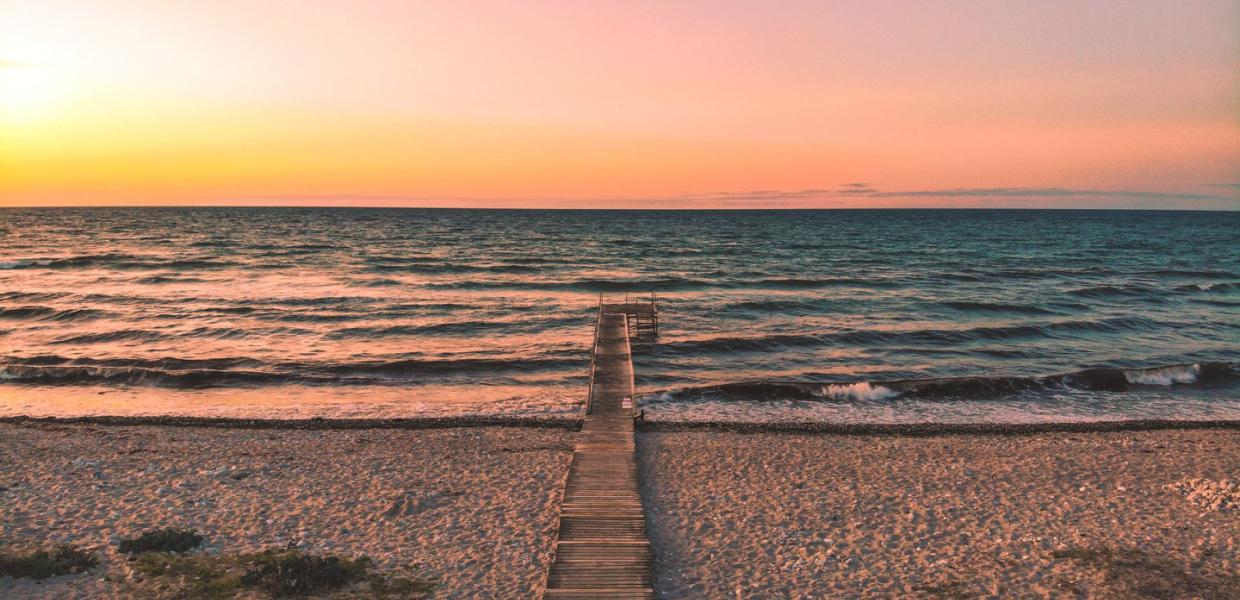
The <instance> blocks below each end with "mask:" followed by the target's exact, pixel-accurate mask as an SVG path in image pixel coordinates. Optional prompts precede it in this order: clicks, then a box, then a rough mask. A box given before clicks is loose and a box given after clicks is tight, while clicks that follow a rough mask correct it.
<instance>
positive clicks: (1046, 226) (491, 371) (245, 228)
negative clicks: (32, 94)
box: [0, 209, 1240, 419]
mask: <svg viewBox="0 0 1240 600" xmlns="http://www.w3.org/2000/svg"><path fill="white" fill-rule="evenodd" d="M1237 231H1240V214H1237V213H1188V212H1184V213H1180V212H1148V213H1146V212H1094V211H1079V212H1078V211H990V212H987V211H823V212H744V213H725V212H610V211H574V212H548V211H454V210H378V209H376V210H364V209H81V210H76V209H75V210H66V209H58V210H4V211H0V326H3V329H0V378H2V379H3V383H0V413H3V414H31V413H34V414H77V413H83V412H85V413H92V414H103V413H107V414H138V413H162V414H213V415H214V414H238V415H241V414H244V415H247V416H259V415H265V416H281V415H286V414H287V415H290V416H294V415H295V416H304V415H308V414H310V413H314V414H321V415H324V416H342V415H350V416H368V415H383V416H411V415H418V414H431V413H433V414H447V413H459V412H472V413H488V412H502V413H510V412H519V413H522V414H526V413H539V414H545V413H547V412H555V413H558V412H565V411H571V410H574V409H575V408H574V407H575V405H576V404H577V403H579V402H580V400H581V396H582V394H583V393H584V386H585V376H586V373H585V370H586V367H587V365H588V356H587V352H588V348H589V343H590V339H589V337H590V335H591V331H592V326H593V310H594V304H595V302H596V301H597V295H598V294H599V293H600V292H611V293H617V292H623V291H626V290H634V291H655V292H657V293H658V294H659V295H660V298H661V308H662V310H663V311H664V313H665V314H664V319H663V328H662V337H661V339H660V343H659V344H658V345H657V346H655V347H653V348H652V349H651V350H650V351H648V352H647V353H644V354H641V355H639V356H637V357H636V360H637V370H638V378H639V381H638V385H639V387H641V388H642V389H643V390H646V391H649V392H655V393H654V394H651V395H650V396H648V398H647V402H648V405H649V406H650V407H651V409H652V410H659V411H666V412H665V413H664V414H673V413H676V411H681V412H684V413H686V414H688V413H689V412H696V413H699V414H710V413H711V412H720V411H723V412H726V411H732V410H744V409H754V407H755V406H757V405H760V404H764V403H765V406H764V407H763V408H761V410H779V411H783V414H793V413H794V412H796V411H799V410H803V409H800V408H797V406H798V405H797V404H796V403H800V404H804V405H805V406H808V407H811V409H812V410H811V412H813V411H819V412H823V411H826V412H825V413H823V414H827V413H830V414H829V415H827V416H828V417H829V418H834V419H880V418H882V419H885V418H887V417H883V416H881V414H880V413H883V411H887V412H889V413H891V414H894V415H896V417H899V418H904V417H905V416H908V417H912V418H918V419H921V418H934V417H935V415H948V414H956V413H960V415H961V416H960V417H959V418H985V419H992V418H993V419H1012V418H1021V417H1020V415H1025V416H1026V417H1027V418H1035V419H1036V418H1041V417H1039V416H1038V415H1040V414H1042V413H1043V412H1045V410H1050V409H1051V408H1053V407H1058V408H1054V410H1055V411H1058V412H1056V413H1055V414H1061V413H1062V414H1066V415H1068V416H1071V415H1075V414H1080V415H1083V416H1084V418H1105V417H1107V416H1108V415H1112V416H1113V415H1120V416H1122V415H1125V414H1138V413H1139V414H1142V415H1146V416H1148V415H1147V413H1149V414H1155V413H1158V414H1161V415H1162V416H1176V415H1179V414H1183V415H1190V416H1191V415H1202V414H1207V413H1209V414H1211V415H1213V416H1217V414H1215V413H1217V412H1218V411H1222V413H1223V414H1231V415H1233V416H1234V415H1235V414H1237V410H1236V402H1235V396H1236V394H1235V393H1233V392H1231V391H1230V390H1231V389H1233V387H1234V385H1233V384H1234V383H1235V380H1236V377H1235V375H1234V374H1228V372H1227V369H1229V368H1230V367H1227V365H1232V364H1233V363H1235V362H1237V361H1238V360H1240V350H1238V349H1240V321H1238V320H1237V319H1236V317H1235V314H1237V311H1238V310H1240V236H1238V235H1237V233H1236V232H1237ZM1194 364H1217V365H1222V367H1219V368H1220V369H1223V371H1221V372H1220V373H1216V375H1217V377H1212V378H1208V379H1210V381H1204V380H1202V381H1199V380H1198V379H1199V378H1197V377H1193V378H1191V379H1192V381H1189V380H1187V379H1183V380H1176V379H1175V378H1170V379H1168V380H1167V381H1165V382H1163V381H1161V380H1159V381H1148V382H1127V383H1126V384H1121V385H1118V386H1116V385H1110V386H1103V388H1105V389H1102V388H1099V387H1098V386H1097V385H1093V384H1083V385H1077V384H1078V383H1080V382H1079V381H1078V379H1079V378H1078V379H1072V380H1070V381H1067V382H1066V384H1065V385H1056V386H1049V387H1044V388H1039V389H1036V390H1034V389H1025V388H1021V389H1020V390H1012V389H1008V387H1007V386H1008V385H1009V383H1007V382H1011V381H1024V380H1027V379H1029V378H1037V377H1043V376H1050V375H1056V376H1062V375H1066V374H1074V373H1080V372H1082V371H1084V370H1088V369H1097V368H1104V369H1110V370H1111V371H1114V372H1119V371H1120V370H1123V369H1128V370H1132V369H1150V368H1155V367H1172V366H1174V367H1177V368H1180V367H1179V366H1188V365H1194ZM944 377H951V378H969V379H970V380H975V381H977V382H979V383H978V387H979V389H983V390H989V392H987V393H980V394H979V393H970V394H964V395H958V396H952V395H950V394H939V395H937V396H936V397H935V398H934V399H933V400H928V399H926V398H924V397H919V396H916V395H915V394H913V395H910V394H909V393H908V392H907V390H903V391H901V392H900V393H899V394H870V395H869V396H865V397H860V396H856V395H855V394H853V395H850V393H845V394H844V397H839V395H840V393H838V392H837V393H835V394H834V395H833V394H832V393H823V394H820V395H817V396H815V395H813V394H810V395H809V396H810V397H807V398H801V397H800V396H799V395H798V394H800V392H795V391H790V392H789V393H791V394H792V396H788V397H782V398H781V397H780V396H779V394H780V393H783V391H789V390H787V389H785V388H784V387H781V385H772V384H782V383H785V382H794V383H798V384H813V385H814V386H818V387H822V386H823V385H827V386H830V385H832V384H835V385H837V386H844V387H840V388H837V389H859V388H852V387H848V386H854V385H859V382H864V383H865V384H866V385H871V386H872V387H871V389H874V388H875V387H881V386H882V385H883V384H887V387H888V388H889V389H890V388H891V386H896V387H899V385H910V384H907V383H904V384H901V383H899V382H908V381H911V380H921V379H927V378H944ZM1119 377H1120V378H1121V379H1122V378H1123V375H1122V373H1121V374H1120V375H1119ZM893 382H895V383H893ZM738 383H745V384H753V385H751V386H750V388H751V390H750V391H751V392H752V393H749V394H742V393H735V392H736V390H735V389H733V390H728V389H727V388H726V386H727V385H729V384H738ZM1059 383H1065V382H1059ZM720 386H725V387H720ZM1052 388H1053V389H1052ZM824 389H826V388H824ZM781 390H782V391H781ZM1219 390H1223V391H1219ZM99 392H103V393H99ZM665 392H666V393H665ZM1016 392H1019V394H1021V395H1020V398H1017V399H1013V396H1012V394H1013V393H1016ZM854 396H856V397H854ZM1155 398H1158V400H1156V401H1155V400H1154V399H1155ZM987 401H989V404H988V403H987ZM780 402H783V403H784V406H783V408H779V409H776V408H774V407H775V406H777V405H778V403H780ZM790 402H791V404H790ZM1003 402H1008V403H1009V404H1010V406H1008V405H1004V404H1003ZM1193 402H1197V403H1198V404H1200V406H1203V407H1206V408H1201V409H1199V408H1193V409H1190V406H1196V405H1193V404H1192V403H1193ZM1138 405H1140V406H1141V407H1139V408H1138V407H1137V406H1138ZM845 406H847V407H852V408H848V409H844V408H841V407H845ZM1005 406H1006V408H1004V407H1005ZM832 407H834V408H832ZM1207 409H1208V410H1207ZM849 411H853V412H849ZM857 411H861V412H857ZM866 411H868V412H866ZM953 411H954V412H953ZM1228 411H1231V412H1230V413H1228ZM676 414H679V413H676ZM811 416H812V415H811ZM819 416H820V417H821V416H822V415H819ZM896 417H892V418H896ZM823 418H825V417H823ZM943 418H947V417H946V416H944V417H943ZM952 418H956V417H952Z"/></svg>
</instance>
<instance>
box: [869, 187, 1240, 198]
mask: <svg viewBox="0 0 1240 600" xmlns="http://www.w3.org/2000/svg"><path fill="white" fill-rule="evenodd" d="M870 197H872V198H1085V197H1093V198H1129V199H1133V200H1230V199H1232V198H1231V197H1230V196H1220V195H1217V194H1190V193H1179V192H1153V191H1146V190H1092V189H1072V188H949V189H942V190H913V191H900V192H875V193H873V194H870Z"/></svg>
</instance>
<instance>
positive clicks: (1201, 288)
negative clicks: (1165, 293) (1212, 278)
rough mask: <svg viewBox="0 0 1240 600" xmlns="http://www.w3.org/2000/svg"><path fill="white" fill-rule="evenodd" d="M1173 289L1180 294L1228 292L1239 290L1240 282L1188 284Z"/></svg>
mask: <svg viewBox="0 0 1240 600" xmlns="http://www.w3.org/2000/svg"><path fill="white" fill-rule="evenodd" d="M1175 289H1176V290H1177V291H1182V292H1230V291H1232V290H1237V289H1240V282H1234V281H1223V282H1212V283H1189V284H1185V285H1181V286H1177V287H1176V288H1175Z"/></svg>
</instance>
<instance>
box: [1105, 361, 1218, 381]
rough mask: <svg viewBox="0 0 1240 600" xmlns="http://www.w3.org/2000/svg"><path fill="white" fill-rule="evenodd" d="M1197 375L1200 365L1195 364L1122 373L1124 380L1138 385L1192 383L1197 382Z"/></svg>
mask: <svg viewBox="0 0 1240 600" xmlns="http://www.w3.org/2000/svg"><path fill="white" fill-rule="evenodd" d="M1198 375H1201V365H1196V364H1194V365H1178V366H1174V367H1160V368H1157V369H1133V370H1131V371H1124V379H1127V380H1128V383H1135V384H1139V385H1172V384H1175V383H1194V382H1196V381H1197V376H1198Z"/></svg>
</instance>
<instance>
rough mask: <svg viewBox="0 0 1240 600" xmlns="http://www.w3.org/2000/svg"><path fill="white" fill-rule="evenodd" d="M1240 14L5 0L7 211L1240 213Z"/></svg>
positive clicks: (953, 4)
mask: <svg viewBox="0 0 1240 600" xmlns="http://www.w3.org/2000/svg"><path fill="white" fill-rule="evenodd" d="M1238 30H1240V5H1238V4H1237V3H1235V2H1233V1H1184V2H1170V1H1164V2H1145V1H1133V0H1128V1H1123V2H1119V1H1115V2H1112V1H1106V2H1079V1H1077V2H1066V1H1065V2H1059V1H1047V0H1040V1H1029V2H1017V1H1003V2H993V1H970V2H962V1H942V2H933V3H927V2H913V1H903V2H895V1H892V2H881V3H857V2H710V3H706V2H703V3H696V2H693V3H689V2H671V3H669V2H646V1H633V2H624V3H591V2H543V1H526V2H496V1H488V2H373V1H372V2H325V1H318V2H315V1H304V2H298V3H287V2H267V1H246V2H240V1H228V0H224V1H217V2H198V1H192V2H191V1H175V0H173V1H168V0H165V1H159V2H156V1H140V0H131V1H129V2H123V3H117V2H102V1H100V2H87V1H73V2H71V1H65V0H39V1H32V0H20V1H17V0H0V108H3V112H2V113H0V205H31V204H344V205H385V206H387V205H408V206H555V207H560V206H565V207H568V206H574V207H672V206H676V207H728V208H732V207H801V206H822V207H837V206H847V207H854V206H856V207H860V206H874V207H885V206H1001V207H1009V206H1034V207H1040V206H1055V207H1094V206H1098V207H1166V208H1231V209H1236V208H1240V196H1238V193H1240V191H1238V188H1237V186H1236V185H1235V184H1236V183H1237V182H1240V80H1238V76H1237V73H1240V36H1237V35H1236V32H1237V31H1238Z"/></svg>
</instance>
